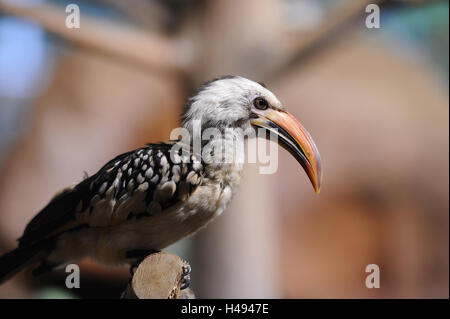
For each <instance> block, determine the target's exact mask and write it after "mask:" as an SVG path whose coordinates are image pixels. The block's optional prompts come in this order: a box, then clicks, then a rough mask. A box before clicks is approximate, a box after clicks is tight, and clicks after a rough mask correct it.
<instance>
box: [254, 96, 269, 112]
mask: <svg viewBox="0 0 450 319" xmlns="http://www.w3.org/2000/svg"><path fill="white" fill-rule="evenodd" d="M253 105H254V106H255V107H256V108H257V109H260V110H265V109H267V108H268V107H269V103H267V101H266V100H265V99H264V98H262V97H257V98H256V99H254V100H253Z"/></svg>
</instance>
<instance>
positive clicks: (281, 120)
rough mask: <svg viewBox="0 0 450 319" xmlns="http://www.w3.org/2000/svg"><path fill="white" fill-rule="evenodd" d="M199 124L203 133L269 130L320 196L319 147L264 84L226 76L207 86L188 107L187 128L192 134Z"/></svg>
mask: <svg viewBox="0 0 450 319" xmlns="http://www.w3.org/2000/svg"><path fill="white" fill-rule="evenodd" d="M195 121H197V122H199V123H201V130H202V131H203V130H204V129H206V128H217V129H219V130H220V131H222V132H223V131H224V130H225V129H227V128H231V129H232V128H239V129H242V131H245V130H247V129H248V128H250V127H252V126H253V127H258V128H263V129H266V130H267V131H270V132H271V133H273V134H276V135H277V136H278V141H279V143H280V145H281V146H282V147H283V148H285V149H286V150H288V151H289V152H290V153H291V154H292V155H293V156H294V157H295V159H296V160H297V161H298V162H299V163H300V164H301V165H302V167H303V168H304V169H305V171H306V173H307V175H308V177H309V179H310V181H311V183H312V184H313V187H314V190H315V191H316V193H319V190H320V185H321V180H322V166H321V160H320V155H319V152H318V150H317V147H316V145H315V143H314V141H313V140H312V138H311V136H310V135H309V133H308V132H307V131H306V130H305V128H304V127H303V126H302V125H301V124H300V123H299V122H298V121H297V120H296V119H295V117H294V116H292V115H291V114H290V113H288V112H287V111H286V110H285V109H284V107H283V105H282V104H281V102H280V101H279V100H278V99H277V97H276V96H275V95H274V94H273V93H272V92H271V91H269V90H268V89H267V88H266V87H265V86H264V85H263V84H261V83H257V82H254V81H251V80H248V79H246V78H243V77H239V76H226V77H222V78H218V79H215V80H212V81H209V82H207V83H205V84H203V85H202V86H201V87H200V89H199V90H198V92H197V93H196V94H195V95H194V96H192V97H191V98H190V99H189V100H188V102H187V103H186V105H185V109H184V112H183V126H184V127H185V128H187V129H188V130H189V131H191V132H192V126H193V123H195Z"/></svg>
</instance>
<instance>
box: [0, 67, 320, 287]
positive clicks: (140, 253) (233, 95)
mask: <svg viewBox="0 0 450 319" xmlns="http://www.w3.org/2000/svg"><path fill="white" fill-rule="evenodd" d="M196 123H199V125H200V131H202V132H203V131H205V130H206V129H208V128H214V129H216V131H217V130H218V131H219V132H220V134H218V135H217V134H216V135H214V136H213V137H212V138H211V139H210V140H209V141H208V144H209V146H210V148H209V150H210V152H203V153H201V154H198V153H196V152H194V148H193V147H192V145H191V144H190V143H188V144H189V145H188V146H187V147H186V145H184V146H185V147H184V148H178V149H177V148H175V147H174V145H178V144H177V143H176V141H172V142H170V143H155V144H148V145H147V146H144V147H142V148H139V149H136V150H133V151H130V152H127V153H124V154H121V155H119V156H117V157H116V158H114V159H112V160H111V161H109V162H108V163H106V164H105V165H104V166H103V167H102V168H101V169H100V170H99V171H98V172H97V173H96V174H94V175H92V176H90V177H86V178H85V179H84V180H83V181H81V182H80V183H78V184H76V185H73V186H70V187H67V188H65V189H63V190H62V191H60V192H59V193H58V194H56V195H55V196H54V198H53V199H51V200H50V202H49V203H48V204H47V206H45V207H44V208H43V209H42V210H41V211H40V212H39V213H38V214H37V215H36V216H35V217H34V218H33V219H32V220H31V221H30V222H29V224H28V225H27V227H26V229H25V231H24V233H23V235H22V237H20V238H19V239H18V247H17V248H16V249H14V250H12V251H10V252H8V253H6V254H5V255H3V256H2V257H0V282H3V281H5V280H6V279H8V278H10V277H11V276H13V275H14V274H16V273H17V272H19V271H21V270H22V269H24V268H25V267H26V266H30V265H37V267H36V268H35V269H34V271H33V274H35V275H37V274H40V273H43V272H46V271H49V270H52V269H54V268H57V267H61V266H64V265H66V264H68V263H71V262H75V261H77V260H80V259H82V258H84V257H90V258H92V259H94V260H97V261H98V262H100V263H103V264H109V265H120V264H130V265H136V263H138V262H139V261H141V260H142V259H143V258H145V257H146V256H147V255H149V254H150V253H151V252H155V251H159V250H160V249H163V248H164V247H166V246H168V245H170V244H172V243H174V242H176V241H178V240H180V239H182V238H184V237H186V236H188V235H191V234H194V233H195V232H197V231H198V230H199V229H200V228H202V227H204V226H205V225H206V224H207V223H208V222H210V221H211V220H212V219H214V218H215V217H216V216H218V215H220V214H221V213H222V212H223V211H224V210H225V208H226V207H227V206H228V204H229V203H230V201H231V199H232V197H233V194H234V193H235V192H236V189H237V186H238V184H239V182H240V178H241V173H242V169H243V161H241V160H237V158H239V157H240V155H243V154H237V156H235V155H236V154H234V156H231V158H228V159H227V160H222V161H211V160H207V157H208V156H211V155H212V154H213V153H214V150H215V149H220V148H219V147H218V146H219V144H220V143H222V144H223V147H224V148H225V149H226V147H227V145H228V144H231V143H233V139H234V138H242V139H244V138H245V137H246V136H244V132H246V131H247V130H248V129H253V128H255V127H257V128H263V129H265V130H266V132H269V134H268V135H270V134H275V135H276V136H277V137H278V142H279V143H280V144H281V146H283V147H284V148H286V149H287V150H288V151H289V152H290V153H291V154H292V155H293V156H294V157H295V159H296V160H297V161H298V162H299V163H300V164H301V165H302V166H303V168H304V169H305V171H306V174H307V175H308V177H309V179H310V180H311V182H312V185H313V187H314V189H315V191H316V192H317V193H318V192H319V189H320V184H321V178H322V170H321V161H320V156H319V152H318V151H317V148H316V146H315V144H314V142H313V140H312V138H311V136H310V135H309V133H308V132H307V131H306V130H305V129H304V128H303V126H302V125H301V124H300V123H299V122H298V121H297V120H296V119H295V118H294V117H293V116H292V115H291V114H289V113H288V112H287V111H286V110H285V108H284V107H283V105H282V104H281V102H280V101H279V100H278V99H277V98H276V97H275V95H274V94H273V93H272V92H270V91H269V90H268V89H267V88H266V87H265V86H264V84H262V83H257V82H253V81H251V80H248V79H246V78H243V77H239V76H226V77H222V78H218V79H214V80H212V81H209V82H207V83H205V84H203V85H202V86H201V87H200V88H199V90H198V91H197V93H196V94H195V95H194V96H192V97H191V98H189V99H188V101H187V103H186V105H185V108H184V111H183V115H182V126H183V129H184V130H185V131H187V132H188V133H190V134H191V135H195V134H196V133H195V124H196ZM225 132H231V137H232V138H231V139H230V138H227V137H226V136H227V135H226V134H222V133H225ZM268 135H267V136H268ZM223 136H225V138H224V137H223ZM247 137H248V136H247ZM194 139H195V136H194ZM201 143H202V145H204V143H205V141H203V140H202V142H201ZM211 145H212V147H211ZM216 146H217V147H216ZM174 150H176V151H174ZM238 152H244V149H243V148H242V149H239V150H238ZM204 154H206V155H204Z"/></svg>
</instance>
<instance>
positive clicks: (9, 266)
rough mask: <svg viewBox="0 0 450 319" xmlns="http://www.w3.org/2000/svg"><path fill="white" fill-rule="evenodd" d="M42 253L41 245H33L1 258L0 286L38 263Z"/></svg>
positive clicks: (20, 248) (13, 251)
mask: <svg viewBox="0 0 450 319" xmlns="http://www.w3.org/2000/svg"><path fill="white" fill-rule="evenodd" d="M40 252H41V247H40V245H31V246H26V247H19V248H16V249H14V250H11V251H10V252H9V253H6V254H4V255H3V256H0V284H2V283H3V282H4V281H6V280H8V279H9V278H11V277H12V276H14V275H15V274H17V273H19V272H20V271H22V270H23V269H24V268H25V267H27V266H29V265H30V264H32V263H34V262H36V261H37V260H38V258H39V255H40V254H39V253H40ZM39 259H40V258H39Z"/></svg>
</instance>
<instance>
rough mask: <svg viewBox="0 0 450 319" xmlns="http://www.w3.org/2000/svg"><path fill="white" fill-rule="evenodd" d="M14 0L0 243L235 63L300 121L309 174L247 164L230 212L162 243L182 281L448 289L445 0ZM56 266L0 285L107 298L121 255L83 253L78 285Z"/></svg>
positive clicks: (343, 292)
mask: <svg viewBox="0 0 450 319" xmlns="http://www.w3.org/2000/svg"><path fill="white" fill-rule="evenodd" d="M13 3H15V2H12V1H9V2H7V1H4V0H0V253H3V252H6V251H7V250H9V249H11V248H13V247H14V245H15V239H16V238H18V237H19V236H20V235H21V233H22V231H23V229H24V227H25V225H26V223H27V222H28V221H29V219H30V218H31V217H32V216H34V215H35V214H36V213H37V212H38V211H39V210H40V209H41V208H42V207H43V206H44V205H45V204H46V203H47V202H48V200H49V199H50V198H51V197H52V195H53V194H54V193H55V192H56V191H57V190H58V189H59V188H61V187H64V186H66V185H69V184H72V183H76V182H78V181H80V180H81V179H82V178H83V174H85V173H84V172H86V173H88V174H89V175H90V174H94V173H95V172H96V170H98V169H99V168H100V167H101V166H102V164H103V163H105V162H106V161H107V160H109V159H110V158H112V157H113V156H115V155H117V154H119V153H123V152H125V151H128V150H130V149H133V148H135V147H139V146H141V145H143V144H145V143H146V142H151V141H161V140H167V139H168V138H169V133H170V131H171V130H172V129H173V128H175V127H177V126H179V123H180V122H179V114H180V111H181V108H182V106H183V103H184V101H185V100H186V98H187V97H188V96H189V95H190V94H192V92H193V90H194V89H195V88H196V87H197V86H198V85H199V84H201V83H202V82H204V81H206V80H209V79H211V78H214V77H217V76H221V75H225V74H236V75H241V76H245V77H248V78H250V79H253V80H256V81H264V82H265V83H266V85H267V86H268V88H269V89H270V90H272V91H273V92H274V93H275V94H276V95H277V96H278V97H279V99H280V100H281V101H282V102H283V103H284V104H285V105H286V107H287V108H288V109H289V111H290V112H291V113H293V114H294V115H295V116H296V117H297V118H298V119H299V121H300V122H302V124H303V125H305V126H306V127H307V129H308V130H309V132H310V133H311V135H312V136H313V137H314V140H315V142H316V144H317V146H318V148H319V150H320V153H321V155H322V159H323V164H324V182H323V188H322V191H321V194H320V196H316V195H315V194H314V192H313V190H312V188H311V185H309V181H308V180H307V178H306V176H305V174H304V173H303V171H302V170H301V168H300V167H299V166H298V164H297V163H296V162H295V161H294V160H293V159H292V158H291V157H290V156H289V154H287V153H286V152H280V160H279V169H278V171H277V173H276V174H274V175H260V174H259V173H258V165H257V164H251V165H250V164H249V165H247V169H246V171H245V174H244V180H243V182H242V184H241V187H240V192H239V193H238V195H237V196H236V198H235V200H234V202H233V204H232V205H231V207H230V208H229V209H228V210H227V212H226V213H225V214H223V215H222V216H221V217H219V218H218V219H217V220H216V221H215V222H213V223H212V224H210V225H209V226H208V227H207V228H206V229H205V230H203V231H201V232H200V233H198V234H197V235H196V236H195V237H193V238H189V239H186V240H184V241H182V242H180V243H178V244H176V245H174V246H173V247H169V248H168V249H167V250H169V251H171V252H174V253H176V254H178V255H179V256H180V257H182V258H185V259H187V260H189V261H190V262H191V264H192V267H193V272H192V287H193V289H194V291H195V293H196V295H197V297H204V298H226V297H228V298H230V297H231V298H247V297H253V298H283V297H284V298H448V297H449V290H448V289H449V277H448V275H449V264H448V263H449V255H448V254H449V246H448V243H449V219H448V218H449V200H448V194H449V180H448V178H449V177H448V176H449V175H448V174H449V118H448V116H449V104H448V52H449V51H448V2H447V1H359V0H348V1H344V0H342V1H326V0H321V1H317V0H315V1H311V0H248V1H245V2H244V1H237V0H229V1H221V0H209V1H207V0H170V1H157V0H132V1H127V4H126V5H125V4H124V2H123V1H118V0H97V1H39V0H34V1H28V2H27V1H24V4H23V5H21V6H18V5H17V4H13ZM27 3H28V4H27ZM69 3H76V4H78V5H79V6H80V10H81V28H80V29H67V28H66V27H65V25H64V21H65V18H66V13H65V6H66V5H67V4H69ZM368 3H378V4H379V5H380V6H381V28H380V29H368V28H366V26H365V24H364V22H365V19H366V16H367V13H365V6H366V5H367V4H368ZM368 264H377V265H379V266H380V269H381V287H380V288H379V289H368V288H366V286H365V278H366V276H367V275H368V274H367V273H365V268H366V266H367V265H368ZM64 278H65V273H64V271H63V270H61V271H59V272H55V273H53V274H49V275H45V276H42V277H40V278H33V277H32V276H31V274H30V273H29V272H25V273H23V274H21V275H19V276H17V277H15V278H14V279H13V280H11V281H9V282H7V283H6V284H4V285H2V286H0V297H1V298H73V297H75V298H118V297H119V296H120V293H121V292H122V290H123V289H124V288H125V285H126V282H127V280H128V270H127V269H106V268H104V267H101V266H98V265H96V264H94V263H93V262H91V261H84V262H83V263H82V270H81V288H80V289H74V290H67V289H66V288H65V285H64Z"/></svg>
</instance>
